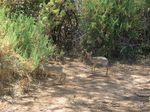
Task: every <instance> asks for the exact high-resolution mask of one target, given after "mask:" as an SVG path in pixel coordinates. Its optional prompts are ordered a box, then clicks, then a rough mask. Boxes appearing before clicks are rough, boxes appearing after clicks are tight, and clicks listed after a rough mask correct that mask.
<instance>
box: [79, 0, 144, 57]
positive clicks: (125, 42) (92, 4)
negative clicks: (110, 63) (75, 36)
mask: <svg viewBox="0 0 150 112" xmlns="http://www.w3.org/2000/svg"><path fill="white" fill-rule="evenodd" d="M141 8H142V6H141V7H139V6H138V5H137V3H135V2H134V0H122V1H121V0H92V1H91V0H83V3H82V11H81V12H82V13H81V28H82V30H83V31H84V33H85V36H84V37H83V38H82V40H81V45H82V46H83V47H84V48H87V49H88V50H89V51H93V52H94V54H95V55H105V56H108V57H123V58H136V55H137V54H138V53H139V51H140V50H141V48H140V45H141V43H142V41H141V40H140V35H141V31H142V29H143V27H141V26H142V24H143V22H142V21H141V19H140V14H141Z"/></svg>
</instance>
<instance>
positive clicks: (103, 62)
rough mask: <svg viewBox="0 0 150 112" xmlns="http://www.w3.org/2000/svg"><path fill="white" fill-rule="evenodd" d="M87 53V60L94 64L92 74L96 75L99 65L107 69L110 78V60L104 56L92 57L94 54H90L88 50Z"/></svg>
mask: <svg viewBox="0 0 150 112" xmlns="http://www.w3.org/2000/svg"><path fill="white" fill-rule="evenodd" d="M85 53H86V57H87V59H88V60H89V61H90V62H91V63H92V73H95V68H96V67H97V65H101V66H104V67H106V76H108V64H109V61H108V59H107V58H106V57H103V56H98V57H92V52H90V53H88V52H87V51H86V50H85Z"/></svg>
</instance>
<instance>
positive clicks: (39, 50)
mask: <svg viewBox="0 0 150 112" xmlns="http://www.w3.org/2000/svg"><path fill="white" fill-rule="evenodd" d="M0 26H1V29H2V30H3V31H4V32H3V36H1V38H0V40H1V41H3V42H8V43H9V44H11V46H12V48H13V49H14V50H15V51H16V52H17V53H19V54H20V55H21V56H22V57H23V58H25V59H32V60H33V61H34V65H38V62H39V61H40V59H41V58H42V57H44V56H49V55H50V56H51V55H53V54H54V52H55V51H54V50H55V47H54V45H52V43H51V42H50V41H49V40H48V37H47V36H45V35H44V34H43V32H44V28H43V25H41V24H40V23H39V22H36V23H35V21H34V19H33V18H32V17H27V16H24V15H21V14H20V15H19V16H12V17H11V19H10V18H8V17H7V16H5V11H4V10H3V9H0Z"/></svg>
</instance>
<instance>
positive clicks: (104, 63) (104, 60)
mask: <svg viewBox="0 0 150 112" xmlns="http://www.w3.org/2000/svg"><path fill="white" fill-rule="evenodd" d="M92 60H93V61H94V63H97V64H99V65H102V66H107V65H108V59H107V58H106V57H102V56H99V57H93V58H92Z"/></svg>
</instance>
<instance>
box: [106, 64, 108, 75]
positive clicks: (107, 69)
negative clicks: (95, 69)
mask: <svg viewBox="0 0 150 112" xmlns="http://www.w3.org/2000/svg"><path fill="white" fill-rule="evenodd" d="M106 76H108V66H106Z"/></svg>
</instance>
